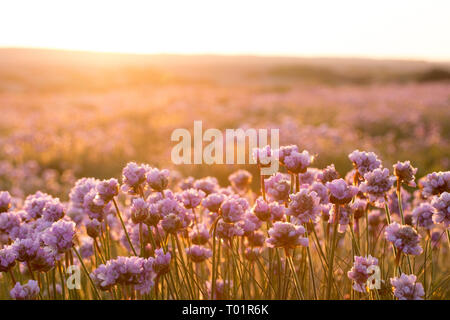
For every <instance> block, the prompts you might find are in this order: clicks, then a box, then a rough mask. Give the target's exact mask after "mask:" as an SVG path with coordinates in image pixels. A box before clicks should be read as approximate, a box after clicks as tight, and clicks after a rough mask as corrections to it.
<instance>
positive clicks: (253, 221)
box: [239, 212, 262, 235]
mask: <svg viewBox="0 0 450 320" xmlns="http://www.w3.org/2000/svg"><path fill="white" fill-rule="evenodd" d="M239 226H240V227H241V228H242V230H243V231H244V235H248V234H250V233H253V232H254V231H256V230H258V229H259V228H261V226H262V221H261V220H260V219H259V218H258V217H257V216H256V215H254V214H253V213H251V212H246V213H245V214H244V217H243V219H242V220H241V221H239Z"/></svg>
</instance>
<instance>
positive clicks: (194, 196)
mask: <svg viewBox="0 0 450 320" xmlns="http://www.w3.org/2000/svg"><path fill="white" fill-rule="evenodd" d="M205 196H206V194H205V192H203V191H202V190H196V189H188V190H185V191H183V192H182V193H181V201H182V202H183V205H184V207H185V208H186V209H192V208H196V207H198V205H199V204H200V203H201V202H202V199H203V198H205Z"/></svg>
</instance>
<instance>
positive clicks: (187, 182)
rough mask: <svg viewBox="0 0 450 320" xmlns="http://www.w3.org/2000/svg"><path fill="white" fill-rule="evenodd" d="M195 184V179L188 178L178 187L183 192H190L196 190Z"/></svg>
mask: <svg viewBox="0 0 450 320" xmlns="http://www.w3.org/2000/svg"><path fill="white" fill-rule="evenodd" d="M194 182H195V179H194V177H187V178H186V179H184V180H182V181H181V182H180V183H179V184H178V187H179V188H180V189H181V190H188V189H191V188H194Z"/></svg>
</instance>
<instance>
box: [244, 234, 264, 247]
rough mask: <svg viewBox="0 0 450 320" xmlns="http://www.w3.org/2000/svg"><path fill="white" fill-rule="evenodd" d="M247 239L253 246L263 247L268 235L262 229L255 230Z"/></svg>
mask: <svg viewBox="0 0 450 320" xmlns="http://www.w3.org/2000/svg"><path fill="white" fill-rule="evenodd" d="M247 241H248V244H249V245H250V246H251V247H262V246H263V245H264V242H265V241H266V236H265V235H264V233H262V232H261V231H255V232H252V233H250V234H249V235H247Z"/></svg>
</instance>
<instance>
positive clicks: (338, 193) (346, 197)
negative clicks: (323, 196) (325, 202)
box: [326, 179, 358, 204]
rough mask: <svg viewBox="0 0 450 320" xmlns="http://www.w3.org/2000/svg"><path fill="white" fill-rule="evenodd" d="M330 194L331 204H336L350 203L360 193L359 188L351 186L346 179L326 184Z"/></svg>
mask: <svg viewBox="0 0 450 320" xmlns="http://www.w3.org/2000/svg"><path fill="white" fill-rule="evenodd" d="M326 187H327V188H328V191H329V192H330V202H331V203H334V204H346V203H349V202H350V201H351V200H352V198H353V197H354V196H356V194H357V193H358V188H357V187H355V186H350V185H348V184H347V182H345V180H344V179H337V180H333V181H331V182H327V183H326Z"/></svg>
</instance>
